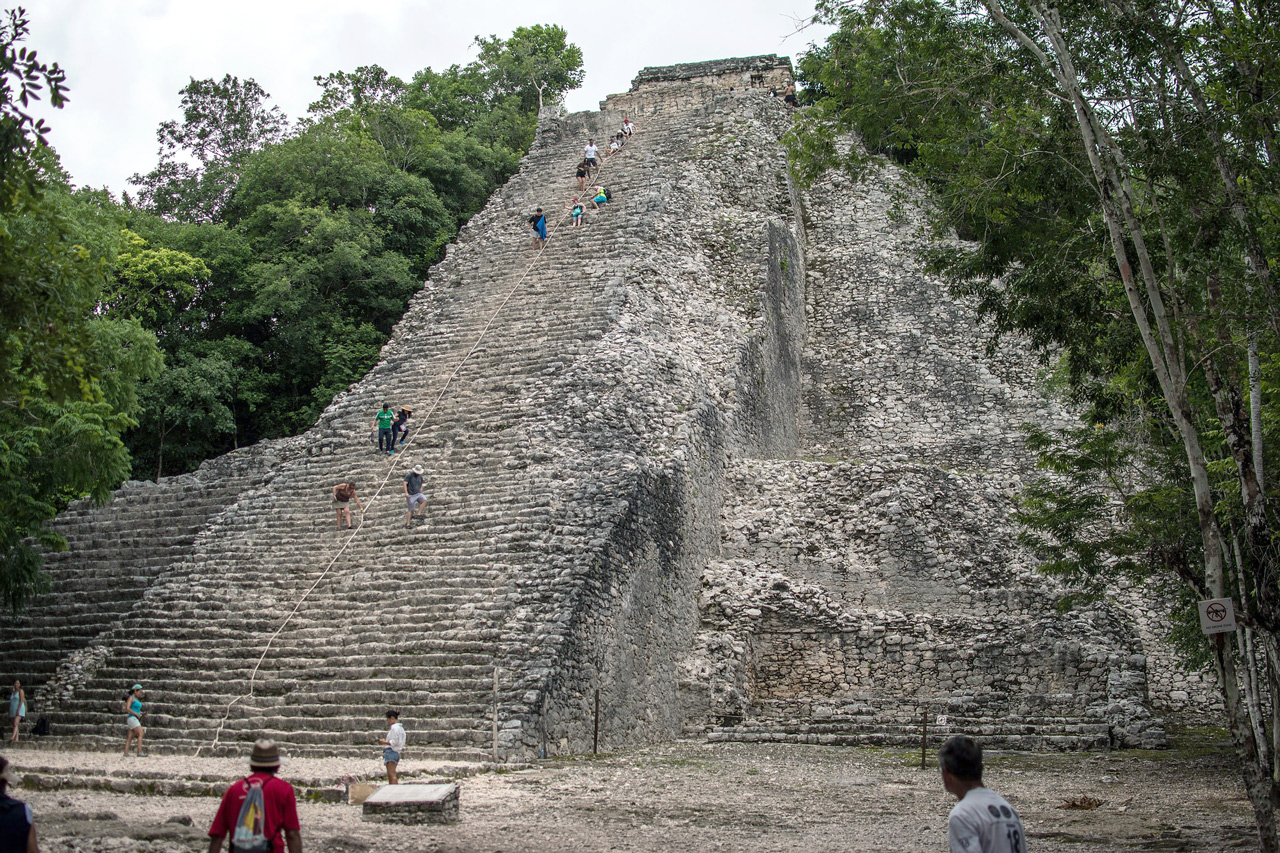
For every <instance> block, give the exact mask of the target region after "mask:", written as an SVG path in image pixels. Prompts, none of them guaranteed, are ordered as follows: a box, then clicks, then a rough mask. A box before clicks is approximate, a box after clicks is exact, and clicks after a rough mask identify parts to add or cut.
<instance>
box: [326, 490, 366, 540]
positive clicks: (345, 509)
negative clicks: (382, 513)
mask: <svg viewBox="0 0 1280 853" xmlns="http://www.w3.org/2000/svg"><path fill="white" fill-rule="evenodd" d="M352 501H355V502H356V508H357V509H359V510H360V511H361V512H364V505H363V504H361V503H360V496H359V495H357V494H356V484H355V483H352V482H350V481H348V482H345V483H339V484H338V485H336V486H334V487H333V508H334V509H335V510H337V511H338V529H339V530H341V529H342V521H343V517H344V516H345V517H346V521H347V529H351V528H352V527H354V526H355V525H353V524H352V523H351V502H352Z"/></svg>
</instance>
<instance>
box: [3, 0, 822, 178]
mask: <svg viewBox="0 0 1280 853" xmlns="http://www.w3.org/2000/svg"><path fill="white" fill-rule="evenodd" d="M14 5H17V2H8V3H5V4H4V6H5V8H11V7H12V6H14ZM23 5H24V6H25V7H26V8H27V11H28V13H29V15H30V18H31V34H30V35H29V37H28V39H27V42H26V43H27V45H28V46H29V47H32V48H34V49H36V50H37V51H39V54H40V57H41V58H42V59H43V60H45V61H47V62H57V63H58V64H60V65H61V66H62V67H63V68H64V69H66V72H67V82H68V85H69V87H70V95H71V99H70V101H69V103H68V104H67V105H66V107H64V108H63V109H62V110H48V111H44V112H41V114H42V115H45V116H46V117H47V120H48V122H49V123H50V125H51V126H52V132H51V134H50V142H52V144H53V146H54V147H55V148H56V149H58V153H59V155H60V156H61V157H62V163H63V167H64V168H66V169H67V171H68V172H70V173H71V176H72V180H73V181H74V182H75V183H76V184H77V185H79V186H94V187H101V186H107V187H109V188H110V189H112V190H113V191H114V192H116V193H117V194H118V193H119V192H120V191H121V190H125V189H129V187H128V184H127V180H128V177H129V176H130V175H132V174H134V173H135V172H146V171H149V170H150V169H151V168H152V167H153V166H154V165H155V162H156V139H155V132H156V127H157V126H158V125H159V124H160V122H162V121H166V120H169V119H178V118H180V114H179V96H178V90H179V89H181V88H182V87H183V86H185V85H186V84H187V81H188V80H189V79H190V78H193V77H194V78H196V79H203V78H209V77H215V78H221V77H222V76H223V75H224V74H233V75H235V76H237V77H240V78H241V79H244V78H248V77H252V78H253V79H255V80H257V82H258V84H259V85H261V86H262V87H263V88H264V89H266V90H267V91H268V92H269V93H271V96H272V102H273V103H274V104H275V105H277V106H279V107H280V108H281V109H283V110H284V112H285V113H286V114H287V115H288V116H289V118H290V119H294V118H297V117H298V116H300V115H302V114H303V113H305V112H306V108H307V105H308V104H309V103H311V102H312V101H313V100H315V98H316V94H317V93H318V92H319V89H318V88H317V87H316V85H315V83H314V81H313V79H312V78H314V77H315V76H316V75H324V74H329V73H331V72H334V71H350V70H352V69H354V68H357V67H359V66H361V65H371V64H377V65H381V66H382V67H383V68H386V69H387V70H388V71H390V72H391V73H392V74H395V75H397V76H399V77H401V78H403V79H408V78H409V77H411V76H412V75H413V73H414V72H415V71H418V70H419V69H422V68H425V67H427V66H430V67H432V68H435V69H436V70H440V69H443V68H447V67H448V66H450V65H452V64H454V63H462V64H465V63H466V62H468V61H470V60H471V59H473V58H474V57H475V51H474V49H473V47H472V40H473V39H474V37H475V36H477V35H498V36H503V37H505V36H507V35H510V33H511V31H512V30H514V29H515V28H516V27H518V26H529V25H532V24H559V25H560V26H562V27H564V28H565V29H566V30H567V31H568V33H569V39H570V41H572V42H573V43H575V44H577V45H578V46H579V47H581V48H582V52H583V56H584V65H585V68H586V72H587V75H586V81H585V83H584V84H583V87H582V88H581V89H579V90H577V91H575V92H571V93H569V96H568V98H567V106H568V107H569V109H570V110H587V109H597V108H598V107H599V102H600V101H601V100H603V99H604V97H605V96H606V95H609V94H612V93H616V92H625V91H626V90H627V89H629V88H630V87H631V79H632V78H633V77H634V76H635V74H636V72H638V71H639V70H640V69H641V68H644V67H646V66H650V65H671V64H674V63H679V62H699V61H702V60H707V59H724V58H726V57H731V56H754V55H756V54H766V53H777V54H780V55H784V56H790V57H792V59H793V60H794V59H795V58H796V57H797V56H799V55H800V54H802V53H804V52H805V50H806V49H807V48H808V47H809V45H810V43H812V42H814V41H821V40H822V39H824V38H825V37H826V35H827V33H828V32H829V30H828V29H826V28H820V27H810V28H808V29H806V30H804V31H803V32H800V33H798V34H797V33H796V30H797V26H798V22H800V23H803V22H805V21H807V19H808V18H809V17H810V16H812V14H813V2H812V0H702V2H688V0H605V2H593V3H582V2H562V0H544V2H541V3H534V2H527V0H526V2H514V0H487V2H474V0H472V2H465V0H464V1H463V2H456V0H455V2H453V3H442V2H424V0H375V2H361V3H356V2H350V0H346V2H340V0H307V2H300V0H254V2H249V0H223V2H220V3H205V2H197V0H26V2H25V3H23Z"/></svg>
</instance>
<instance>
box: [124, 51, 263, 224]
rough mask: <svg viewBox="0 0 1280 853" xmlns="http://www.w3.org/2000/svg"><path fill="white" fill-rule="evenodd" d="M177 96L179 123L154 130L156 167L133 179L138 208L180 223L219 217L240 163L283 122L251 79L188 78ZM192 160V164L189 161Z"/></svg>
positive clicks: (228, 76) (228, 77) (260, 146)
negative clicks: (143, 207)
mask: <svg viewBox="0 0 1280 853" xmlns="http://www.w3.org/2000/svg"><path fill="white" fill-rule="evenodd" d="M179 94H180V95H182V114H183V119H182V123H181V124H179V123H178V122H176V121H166V122H164V123H162V124H161V125H160V129H159V130H158V131H156V139H157V140H158V141H159V143H160V152H159V156H160V162H159V164H158V165H157V166H156V168H155V169H153V170H152V171H151V172H149V173H147V174H146V175H134V176H133V177H132V178H130V182H131V183H133V184H135V185H137V186H138V187H139V191H138V199H139V201H140V202H141V203H142V205H143V206H145V207H148V208H149V209H151V210H153V211H155V212H156V213H159V214H161V215H162V216H170V217H174V218H176V219H180V220H183V221H186V222H212V221H216V220H218V219H219V218H220V217H221V214H222V208H223V207H224V206H225V205H226V203H227V200H228V199H229V198H230V196H231V193H232V192H233V191H234V189H235V184H236V181H237V179H238V177H239V175H240V171H241V169H242V168H243V166H244V162H245V159H246V158H247V157H248V156H249V155H250V154H251V153H253V152H254V151H258V150H260V149H262V148H263V147H265V146H267V145H269V144H271V143H273V142H276V141H278V140H279V139H280V138H281V137H282V136H283V135H284V132H285V130H286V129H287V127H288V120H287V119H286V118H285V116H284V114H283V113H282V112H280V109H279V108H278V107H273V106H269V105H268V103H267V102H268V100H269V98H270V97H271V96H270V95H268V94H267V92H266V91H265V90H263V88H262V87H261V86H259V85H258V84H257V83H256V82H255V81H254V80H253V79H252V78H250V79H247V80H243V81H242V80H240V79H239V78H238V77H233V76H231V75H230V74H228V75H226V76H225V77H223V78H222V79H221V80H212V79H209V80H195V79H192V80H191V82H189V83H188V84H187V85H186V86H184V87H183V88H182V90H181V91H180V92H179ZM192 161H194V162H192Z"/></svg>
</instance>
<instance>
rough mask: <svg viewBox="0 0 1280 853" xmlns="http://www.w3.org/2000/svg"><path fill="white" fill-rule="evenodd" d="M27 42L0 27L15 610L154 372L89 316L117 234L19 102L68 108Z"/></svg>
mask: <svg viewBox="0 0 1280 853" xmlns="http://www.w3.org/2000/svg"><path fill="white" fill-rule="evenodd" d="M26 34H27V25H26V20H25V16H24V15H23V14H22V13H21V10H19V11H18V12H16V13H11V14H10V17H9V25H8V26H7V27H0V57H5V59H4V61H3V67H0V77H2V78H3V80H4V85H0V98H3V100H2V101H0V143H2V147H0V162H2V163H3V164H4V169H3V172H2V173H0V601H3V603H4V604H5V605H6V606H8V607H10V608H12V609H15V610H16V609H18V608H19V607H21V606H22V605H23V604H24V603H25V602H26V601H27V600H28V599H29V598H30V597H31V596H32V595H34V594H36V593H38V592H40V591H42V590H44V589H46V588H47V579H46V578H45V576H44V574H43V572H42V570H41V551H40V547H41V546H43V547H46V548H60V547H65V543H64V542H63V541H62V539H61V538H60V537H58V536H57V535H56V534H55V533H54V532H53V531H52V530H51V529H50V528H49V526H48V523H49V521H50V520H51V519H52V518H53V517H54V515H56V513H57V512H58V511H59V510H60V509H61V508H62V507H64V506H65V505H66V503H67V502H68V501H70V500H73V499H76V498H81V497H86V496H88V497H92V498H94V499H97V500H105V499H106V497H107V495H108V494H109V492H110V490H111V489H112V488H114V487H115V486H116V485H117V484H118V483H119V482H120V480H121V479H122V478H123V477H124V476H125V475H126V474H127V473H128V470H129V456H128V453H127V451H126V450H125V448H124V444H123V442H122V441H121V439H120V434H121V433H122V432H123V431H124V430H125V429H126V428H127V427H129V426H131V425H132V423H133V420H132V413H133V412H134V411H135V410H136V408H137V390H136V389H137V383H138V381H139V379H141V378H143V377H145V376H148V375H150V374H152V373H154V372H155V370H156V369H157V368H158V366H159V354H158V352H157V350H156V346H155V338H154V336H152V335H151V334H150V333H149V332H147V331H145V330H144V329H143V328H142V327H141V326H140V325H139V324H138V323H136V322H133V321H117V320H113V319H110V318H107V317H104V316H101V315H100V314H98V313H97V312H96V310H95V309H96V306H97V304H98V298H99V294H100V291H101V287H102V280H103V275H104V270H105V269H106V267H107V266H108V265H109V263H110V260H111V257H112V255H113V253H114V251H115V248H116V247H115V246H114V245H112V244H109V243H108V244H106V245H103V244H100V243H97V242H96V241H95V238H97V237H100V236H101V235H102V234H110V233H112V231H111V229H110V228H109V227H105V226H104V224H103V223H102V221H101V218H100V216H99V212H98V210H97V209H96V208H94V207H93V205H91V204H87V203H85V202H84V200H83V199H78V198H77V197H75V196H74V195H73V194H72V193H71V191H70V189H69V187H68V186H67V180H66V176H65V174H63V173H62V171H61V169H60V168H59V166H58V163H57V158H56V156H55V155H54V154H53V152H52V150H50V149H49V148H48V147H47V146H46V145H45V143H44V141H43V134H44V128H43V126H41V125H39V124H38V123H34V122H31V121H30V120H29V119H27V118H26V117H25V116H24V115H23V113H22V110H21V109H20V108H19V107H18V106H16V105H15V104H14V103H13V100H12V99H14V98H17V100H18V103H20V104H21V105H22V106H24V107H25V106H26V104H27V101H28V100H29V99H30V97H31V93H32V91H37V90H38V88H39V84H38V82H37V81H39V80H44V81H45V82H47V83H49V84H50V86H51V90H52V93H51V98H50V101H51V103H52V104H53V105H54V106H59V107H60V106H61V105H62V104H63V103H64V102H65V100H66V99H65V96H64V95H63V94H62V90H61V75H60V72H57V71H56V66H53V67H45V66H44V65H43V64H41V63H38V62H37V61H36V59H35V55H34V53H33V52H28V51H27V50H26V49H25V48H18V47H17V43H18V42H20V41H21V40H23V39H24V38H25V36H26ZM15 59H16V61H12V60H15ZM33 86H34V87H36V88H35V89H33V88H32V87H33ZM15 93H20V94H15ZM53 95H56V97H53ZM116 233H118V231H117V232H116Z"/></svg>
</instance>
